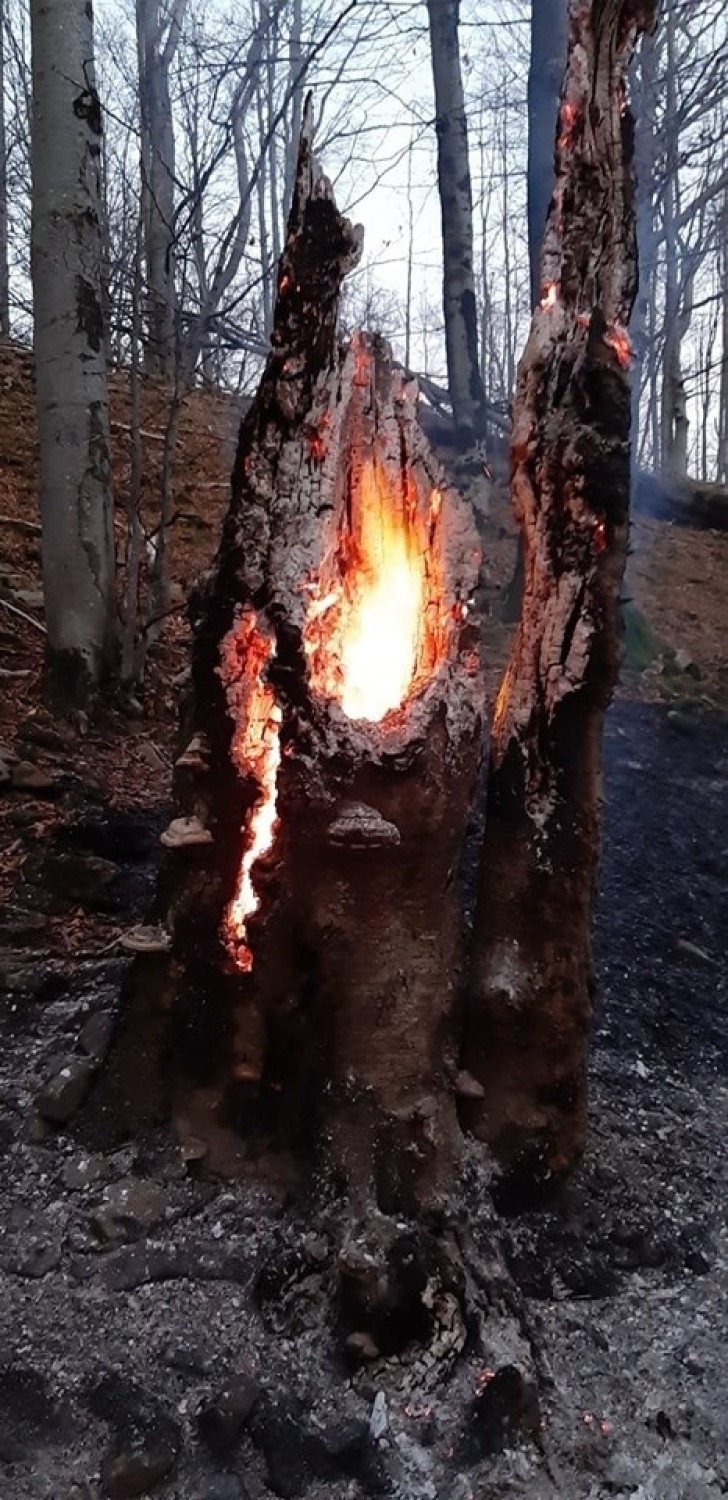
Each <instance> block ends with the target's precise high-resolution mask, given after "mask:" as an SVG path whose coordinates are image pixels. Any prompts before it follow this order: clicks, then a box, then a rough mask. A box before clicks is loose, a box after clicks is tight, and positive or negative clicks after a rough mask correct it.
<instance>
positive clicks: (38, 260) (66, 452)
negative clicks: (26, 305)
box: [31, 0, 117, 706]
mask: <svg viewBox="0 0 728 1500" xmlns="http://www.w3.org/2000/svg"><path fill="white" fill-rule="evenodd" d="M31 27H32V32H31V35H32V53H33V61H32V69H33V294H34V312H35V360H36V406H37V413H38V433H39V439H40V471H41V521H42V556H43V591H44V596H45V609H46V622H47V626H48V657H47V666H48V674H47V685H48V688H49V691H50V692H51V694H52V696H54V697H55V698H56V699H57V700H59V701H60V703H61V704H62V706H68V705H69V704H71V703H77V704H83V703H86V702H88V700H89V697H90V695H92V694H93V692H94V691H95V690H96V689H97V688H98V687H99V685H100V684H101V682H102V680H103V678H104V676H105V674H106V673H107V672H108V671H109V670H110V668H111V667H112V665H113V662H114V659H115V650H116V638H117V629H116V609H115V581H114V532H113V503H112V493H111V467H110V457H109V418H108V394H107V384H106V361H105V352H104V323H103V311H102V300H101V267H102V229H101V192H100V163H101V131H102V120H101V105H100V103H99V96H98V94H97V92H96V84H95V79H94V50H93V12H92V8H91V5H90V4H88V3H87V0H63V3H60V0H33V4H32V5H31Z"/></svg>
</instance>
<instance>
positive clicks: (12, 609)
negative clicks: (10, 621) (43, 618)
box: [0, 599, 48, 635]
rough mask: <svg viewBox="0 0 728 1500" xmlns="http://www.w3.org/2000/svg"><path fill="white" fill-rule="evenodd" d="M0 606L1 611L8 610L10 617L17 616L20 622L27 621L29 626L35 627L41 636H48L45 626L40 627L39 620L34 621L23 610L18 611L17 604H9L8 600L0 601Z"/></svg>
mask: <svg viewBox="0 0 728 1500" xmlns="http://www.w3.org/2000/svg"><path fill="white" fill-rule="evenodd" d="M0 604H2V606H3V609H9V610H10V613H11V614H12V615H19V616H20V618H21V620H27V622H28V624H29V625H35V628H36V630H39V631H40V632H41V635H47V634H48V631H47V630H46V627H45V625H42V624H41V622H40V620H34V619H33V616H32V615H28V614H26V612H25V610H24V609H18V606H17V604H11V603H10V600H9V599H0Z"/></svg>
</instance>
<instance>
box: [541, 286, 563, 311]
mask: <svg viewBox="0 0 728 1500" xmlns="http://www.w3.org/2000/svg"><path fill="white" fill-rule="evenodd" d="M558 300H559V283H558V281H551V282H549V283H548V284H547V285H546V286H545V287H543V288H542V296H541V302H540V304H539V306H540V307H541V308H542V310H543V311H544V312H550V310H551V308H552V307H555V306H556V303H557V302H558Z"/></svg>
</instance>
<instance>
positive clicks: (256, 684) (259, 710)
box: [222, 609, 281, 974]
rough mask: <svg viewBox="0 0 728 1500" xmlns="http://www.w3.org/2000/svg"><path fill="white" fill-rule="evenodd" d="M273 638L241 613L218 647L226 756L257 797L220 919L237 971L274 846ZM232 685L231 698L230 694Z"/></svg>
mask: <svg viewBox="0 0 728 1500" xmlns="http://www.w3.org/2000/svg"><path fill="white" fill-rule="evenodd" d="M274 645H275V643H274V640H273V638H272V637H271V636H270V635H267V634H266V632H265V631H264V630H262V629H261V628H260V627H259V625H258V617H257V615H256V613H255V611H254V610H251V609H249V610H246V611H245V612H244V614H243V616H242V618H241V620H240V621H239V623H238V624H237V625H236V626H235V627H234V629H233V630H232V631H231V632H230V635H229V636H228V637H227V639H226V641H225V642H224V643H223V666H222V675H223V680H224V681H225V683H226V685H227V686H228V696H229V699H230V701H231V709H232V710H233V711H234V716H235V726H236V727H235V733H234V735H233V741H232V747H231V755H232V759H233V763H234V765H236V766H237V768H238V770H239V771H240V772H241V773H242V774H243V775H245V776H250V777H252V778H253V780H254V781H255V782H256V783H257V786H258V798H257V801H256V803H255V805H254V807H253V809H252V812H251V814H250V820H249V824H248V830H247V839H246V848H245V850H244V852H243V856H242V859H241V861H240V869H239V872H238V879H237V884H236V887H235V894H234V895H233V898H232V900H231V901H230V902H229V904H228V906H227V908H226V910H225V914H224V916H223V921H222V937H223V942H224V943H225V947H226V948H227V950H228V953H229V954H230V957H231V958H232V959H233V962H234V963H235V965H236V967H237V968H238V969H240V970H241V972H242V973H246V974H247V973H249V971H250V970H251V969H252V967H253V954H252V952H251V949H250V946H249V943H248V938H247V928H248V920H249V918H250V917H251V916H252V915H253V913H254V912H256V911H257V910H258V907H259V906H260V897H259V895H258V893H257V891H256V889H255V885H254V884H253V874H254V870H255V866H256V864H257V863H258V860H260V859H262V857H263V855H264V854H267V853H268V852H269V850H270V849H271V848H272V847H273V842H274V839H275V835H276V828H277V817H276V793H277V780H278V767H279V765H280V761H281V742H280V729H281V710H280V708H279V706H278V704H277V703H276V699H275V693H274V691H273V688H272V687H271V686H270V683H269V682H267V681H266V677H265V672H266V668H267V666H268V663H269V661H270V659H271V657H272V655H273V651H274ZM231 687H234V689H235V691H234V694H233V693H232V692H231Z"/></svg>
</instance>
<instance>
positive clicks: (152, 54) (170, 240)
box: [136, 0, 187, 377]
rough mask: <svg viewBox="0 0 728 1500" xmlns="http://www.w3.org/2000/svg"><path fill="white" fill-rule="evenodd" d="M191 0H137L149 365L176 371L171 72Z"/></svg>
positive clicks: (162, 372)
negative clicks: (188, 2) (188, 1)
mask: <svg viewBox="0 0 728 1500" xmlns="http://www.w3.org/2000/svg"><path fill="white" fill-rule="evenodd" d="M186 9H187V0H168V3H164V0H136V26H137V51H138V57H139V120H140V140H141V184H142V222H143V225H144V253H145V262H146V281H147V329H146V341H145V355H146V365H147V369H148V370H150V371H154V372H156V373H157V374H160V375H166V376H168V377H169V376H171V375H172V374H173V372H174V364H175V357H176V333H177V293H176V285H175V137H174V117H173V113H172V98H171V92H170V73H171V68H172V64H173V61H174V56H175V52H176V50H177V47H178V44H179V39H180V30H181V26H182V22H183V20H184V15H185V11H186Z"/></svg>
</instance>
